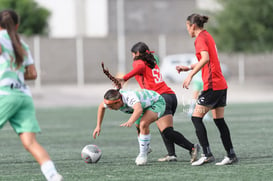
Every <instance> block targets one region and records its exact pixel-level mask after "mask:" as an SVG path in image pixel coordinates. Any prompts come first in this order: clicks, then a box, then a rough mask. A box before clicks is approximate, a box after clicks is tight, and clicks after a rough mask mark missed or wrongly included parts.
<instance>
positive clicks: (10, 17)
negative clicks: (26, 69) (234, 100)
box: [0, 10, 25, 67]
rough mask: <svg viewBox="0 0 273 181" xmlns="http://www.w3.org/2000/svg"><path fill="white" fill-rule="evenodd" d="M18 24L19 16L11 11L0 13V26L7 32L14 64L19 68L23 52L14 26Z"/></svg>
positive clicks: (22, 59)
mask: <svg viewBox="0 0 273 181" xmlns="http://www.w3.org/2000/svg"><path fill="white" fill-rule="evenodd" d="M17 24H19V16H18V15H17V13H16V12H15V11H13V10H3V11H1V12H0V26H1V27H2V28H4V29H6V30H7V32H8V34H9V36H10V39H11V42H12V47H13V49H14V54H15V58H16V60H15V63H16V64H17V67H20V66H21V65H22V64H23V61H24V55H25V51H24V49H23V47H22V44H21V41H20V38H19V35H18V33H17V30H16V25H17Z"/></svg>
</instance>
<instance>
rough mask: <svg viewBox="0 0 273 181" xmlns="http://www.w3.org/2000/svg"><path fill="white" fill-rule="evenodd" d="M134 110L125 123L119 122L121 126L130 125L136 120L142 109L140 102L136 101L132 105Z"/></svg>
mask: <svg viewBox="0 0 273 181" xmlns="http://www.w3.org/2000/svg"><path fill="white" fill-rule="evenodd" d="M133 109H134V112H133V114H132V115H131V117H130V118H129V120H128V121H127V122H126V123H123V124H121V125H120V126H122V127H131V126H132V125H133V124H134V123H135V122H136V120H137V119H138V118H139V117H140V116H141V114H142V112H143V109H142V106H141V103H140V102H137V103H135V104H134V106H133Z"/></svg>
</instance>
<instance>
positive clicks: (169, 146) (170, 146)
mask: <svg viewBox="0 0 273 181" xmlns="http://www.w3.org/2000/svg"><path fill="white" fill-rule="evenodd" d="M160 134H161V137H162V139H163V142H164V144H165V147H166V149H167V151H168V155H169V156H176V154H175V147H174V142H173V141H171V140H168V139H167V138H166V137H165V136H164V134H163V131H162V132H160Z"/></svg>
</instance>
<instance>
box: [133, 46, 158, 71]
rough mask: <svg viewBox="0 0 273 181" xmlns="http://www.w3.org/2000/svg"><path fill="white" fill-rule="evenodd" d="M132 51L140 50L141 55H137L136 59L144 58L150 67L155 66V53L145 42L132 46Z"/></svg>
mask: <svg viewBox="0 0 273 181" xmlns="http://www.w3.org/2000/svg"><path fill="white" fill-rule="evenodd" d="M131 52H133V53H137V52H139V56H136V57H135V58H134V60H143V61H145V62H147V63H148V67H150V68H151V69H153V68H155V65H156V60H155V58H154V55H153V54H152V53H151V52H150V50H149V47H148V46H147V45H146V44H145V43H143V42H138V43H136V44H134V46H133V47H132V48H131Z"/></svg>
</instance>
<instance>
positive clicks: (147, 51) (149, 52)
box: [146, 50, 155, 54]
mask: <svg viewBox="0 0 273 181" xmlns="http://www.w3.org/2000/svg"><path fill="white" fill-rule="evenodd" d="M154 52H155V51H149V50H146V53H148V54H151V53H154Z"/></svg>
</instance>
